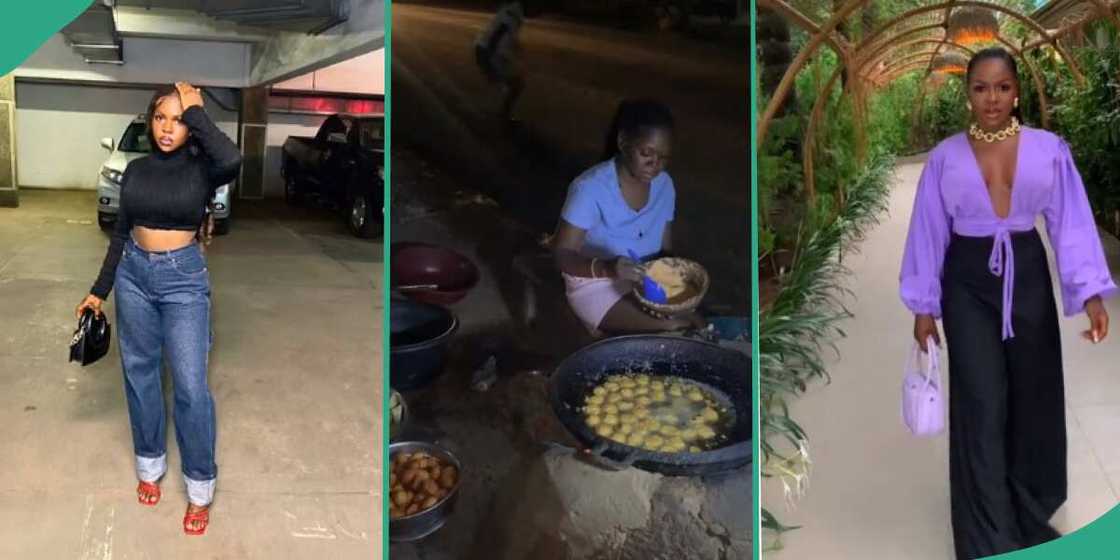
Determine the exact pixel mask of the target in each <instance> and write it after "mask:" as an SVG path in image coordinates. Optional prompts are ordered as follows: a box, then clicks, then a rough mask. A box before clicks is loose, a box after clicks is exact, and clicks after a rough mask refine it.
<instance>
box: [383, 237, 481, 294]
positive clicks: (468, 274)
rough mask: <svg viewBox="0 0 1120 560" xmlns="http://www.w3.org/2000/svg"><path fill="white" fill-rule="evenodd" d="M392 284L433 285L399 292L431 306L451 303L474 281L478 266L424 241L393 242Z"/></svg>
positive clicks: (448, 250)
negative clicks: (432, 287) (435, 288)
mask: <svg viewBox="0 0 1120 560" xmlns="http://www.w3.org/2000/svg"><path fill="white" fill-rule="evenodd" d="M389 254H390V260H391V263H392V265H391V267H392V268H391V269H390V272H389V274H390V282H391V283H392V286H393V287H394V288H396V287H397V286H413V285H422V284H435V285H437V286H439V289H438V290H407V291H402V292H401V294H402V295H404V296H405V297H408V298H410V299H413V300H415V301H419V302H423V303H430V304H433V305H449V304H452V303H455V302H457V301H459V300H461V299H463V298H464V297H466V295H467V293H468V292H470V291H471V289H472V288H474V287H475V285H476V284H478V276H479V274H478V267H477V266H475V264H474V263H473V262H471V260H470V259H468V258H467V257H464V256H463V255H461V254H459V253H457V252H455V251H452V250H451V249H448V248H446V247H440V246H438V245H430V244H428V243H411V242H409V243H394V244H393V245H392V246H391V247H390V248H389Z"/></svg>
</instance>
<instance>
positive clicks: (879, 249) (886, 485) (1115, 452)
mask: <svg viewBox="0 0 1120 560" xmlns="http://www.w3.org/2000/svg"><path fill="white" fill-rule="evenodd" d="M921 170H922V162H921V161H919V160H903V161H902V162H900V165H899V167H898V169H897V172H896V180H897V181H896V186H895V188H894V191H893V194H892V197H891V201H890V209H889V212H890V214H889V216H884V219H883V222H882V223H881V224H880V225H879V226H878V227H876V228H875V229H873V230H872V231H870V232H869V234H868V236H867V239H865V240H864V242H863V243H862V244H861V245H860V252H859V254H852V253H845V256H844V258H845V264H847V265H848V266H849V267H850V268H851V270H852V276H851V277H850V278H849V287H850V288H851V289H852V291H853V292H854V299H851V300H850V301H849V303H850V304H851V307H850V309H851V311H852V312H853V313H854V315H855V317H854V318H853V319H851V320H849V321H847V322H846V324H844V325H842V328H843V329H844V331H845V332H847V333H848V337H847V338H845V339H842V340H840V341H838V347H839V357H836V356H835V355H833V357H832V359H831V360H829V363H828V369H829V371H830V372H831V374H832V379H833V381H832V384H831V385H828V386H817V387H815V388H813V389H811V390H810V391H809V393H808V394H807V395H805V397H804V398H802V399H800V400H798V401H797V402H796V403H795V404H794V406H793V414H794V417H795V418H796V419H797V421H798V422H800V423H801V425H802V427H804V428H805V430H806V431H807V433H808V435H809V442H810V453H811V458H812V460H813V463H814V465H813V471H812V476H811V479H810V485H809V490H808V494H807V495H806V496H805V497H804V498H803V499H802V500H801V501H800V502H798V505H797V506H796V509H794V510H793V511H788V510H786V508H785V506H784V505H783V503H782V496H781V485H780V484H779V483H777V482H776V481H764V482H763V486H764V491H763V504H764V505H765V506H767V507H768V508H769V509H770V510H771V511H772V512H773V513H775V514H776V515H777V516H778V517H779V518H780V519H781V520H782V521H783V522H784V523H785V524H787V525H801V526H802V528H801V529H799V530H796V531H793V532H791V533H787V534H786V535H785V537H784V538H783V544H784V545H785V548H784V549H783V550H781V551H778V552H773V553H769V554H767V557H768V558H772V559H776V560H783V559H789V560H793V559H800V558H830V559H835V560H844V559H848V558H851V559H853V560H854V559H864V558H906V559H907V560H927V559H928V560H934V559H936V560H944V559H946V558H949V559H951V558H952V557H953V554H952V536H951V532H950V526H949V475H948V437H947V436H941V437H939V438H936V439H929V440H927V439H917V438H914V437H912V436H910V435H909V433H908V432H907V431H906V429H905V428H904V427H903V425H902V422H901V421H900V419H899V410H898V407H899V404H898V403H899V398H900V397H899V391H900V389H899V384H900V377H901V375H902V373H901V372H902V367H903V364H904V362H905V359H906V356H907V353H908V352H909V350H910V345H911V340H912V339H911V336H910V332H911V327H912V324H913V319H912V316H911V315H910V314H909V312H908V311H907V310H906V309H905V308H904V307H903V306H902V304H901V303H900V302H899V300H898V296H897V287H898V267H899V264H900V261H901V258H902V249H903V244H904V243H905V239H906V231H907V226H908V224H909V218H910V211H911V205H912V204H913V199H914V191H915V187H916V185H917V182H918V177H919V175H920V174H921ZM1105 250H1106V252H1107V253H1108V256H1109V260H1110V261H1111V262H1112V263H1113V276H1114V277H1120V242H1117V241H1116V240H1115V239H1113V238H1106V240H1105ZM1059 305H1060V304H1059ZM1108 310H1109V313H1110V314H1111V316H1112V317H1120V301H1117V300H1112V301H1110V302H1109V303H1108ZM1114 321H1115V319H1114ZM1086 324H1087V320H1086V319H1085V317H1084V315H1080V316H1077V317H1074V318H1070V319H1062V321H1061V329H1062V344H1063V352H1064V354H1065V376H1066V415H1067V425H1068V428H1067V429H1068V433H1069V500H1068V501H1067V502H1066V504H1065V505H1064V506H1063V507H1062V509H1060V510H1059V511H1058V513H1057V514H1056V516H1055V518H1054V519H1053V523H1054V525H1055V527H1057V528H1058V529H1059V530H1060V531H1062V532H1065V533H1068V532H1070V531H1073V530H1076V529H1078V528H1080V527H1083V526H1085V525H1086V524H1088V523H1089V522H1091V521H1093V520H1095V519H1096V518H1097V517H1099V516H1100V515H1102V514H1103V513H1105V512H1106V511H1108V510H1109V509H1110V508H1112V507H1113V506H1115V505H1116V504H1117V502H1118V497H1120V492H1118V491H1120V447H1117V446H1116V445H1115V435H1116V434H1117V433H1120V374H1118V372H1117V371H1116V362H1117V359H1118V358H1120V332H1113V333H1112V336H1111V337H1110V338H1109V339H1108V341H1107V342H1105V343H1104V344H1103V345H1101V346H1096V347H1093V346H1092V345H1091V344H1088V343H1086V342H1084V341H1083V340H1081V339H1080V331H1081V330H1083V329H1084V328H1085V325H1086ZM943 357H944V355H943ZM943 363H946V362H943ZM943 367H947V366H943Z"/></svg>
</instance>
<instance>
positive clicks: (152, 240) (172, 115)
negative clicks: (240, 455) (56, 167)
mask: <svg viewBox="0 0 1120 560" xmlns="http://www.w3.org/2000/svg"><path fill="white" fill-rule="evenodd" d="M147 116H148V120H147V122H148V134H149V138H150V140H151V142H152V144H153V145H154V146H156V148H158V149H156V150H153V151H152V153H151V154H150V155H148V156H146V157H143V158H140V159H138V160H135V161H133V162H131V163H130V164H129V166H128V167H127V168H126V169H125V172H124V176H123V177H122V178H121V197H120V211H119V213H118V215H117V223H116V229H115V230H114V231H113V233H112V237H111V240H110V242H109V250H108V252H107V253H106V255H105V261H104V263H103V264H102V266H101V273H100V274H99V275H98V277H97V281H96V282H95V283H94V285H93V288H92V289H91V290H90V294H89V295H88V296H86V298H85V299H84V300H82V303H81V304H79V305H78V309H77V313H78V315H79V316H80V315H81V313H82V311H83V310H85V309H86V308H90V309H93V310H94V311H95V312H96V313H98V314H100V313H101V307H102V305H103V302H104V301H105V299H106V298H107V297H108V295H109V292H110V290H112V289H113V287H114V285H115V286H116V307H117V332H118V340H119V344H120V353H121V365H122V367H123V369H124V388H125V397H126V400H127V401H128V413H129V421H130V423H131V426H132V443H133V451H134V453H135V457H136V476H137V478H138V479H139V480H140V483H139V486H138V487H137V490H136V492H137V496H138V498H139V501H140V503H141V504H144V505H147V506H154V505H156V504H157V503H158V502H159V500H160V487H159V482H160V479H161V478H162V477H163V475H164V474H165V473H166V472H167V442H166V430H165V429H164V425H165V423H166V413H165V411H164V402H163V388H162V384H161V369H162V367H161V366H162V365H163V364H164V361H165V360H166V364H167V366H168V369H169V370H170V372H171V379H172V383H173V385H174V407H173V414H174V416H175V438H176V441H177V442H178V445H179V451H180V453H181V455H182V466H183V478H184V480H185V482H186V489H187V497H188V501H189V503H188V504H187V512H186V515H185V516H184V518H183V530H184V531H185V532H186V533H187V534H191V535H201V534H202V533H204V532H205V531H206V527H207V525H208V524H209V521H210V503H211V501H212V500H213V498H214V486H215V481H216V478H217V475H218V469H217V465H216V464H215V461H214V447H215V431H216V425H215V414H214V399H213V397H212V396H211V394H210V388H209V385H208V382H207V363H208V356H209V352H210V344H211V334H210V278H209V273H208V271H207V267H206V259H205V256H204V254H203V251H202V247H201V246H200V244H199V242H198V241H199V240H200V239H201V240H207V239H208V234H209V232H208V231H207V228H206V227H205V226H204V224H205V223H206V221H207V220H206V216H207V213H206V206H207V203H208V202H209V201H210V199H211V198H213V196H214V191H215V190H216V189H217V188H218V187H219V186H221V185H223V184H226V183H228V182H229V181H231V180H233V179H234V178H235V177H236V176H237V172H238V170H239V169H240V167H241V155H240V152H239V151H238V148H237V145H236V144H235V143H234V142H233V141H232V140H230V138H229V137H228V136H226V135H225V134H224V133H222V131H220V130H219V129H218V127H217V126H215V125H214V123H213V122H212V121H211V120H210V117H208V116H207V115H206V111H204V110H203V108H202V95H201V91H200V90H198V89H196V88H195V87H193V86H191V85H190V84H188V83H186V82H179V83H176V84H175V85H174V86H166V87H163V88H161V89H160V90H158V91H157V92H156V93H155V95H154V96H152V101H151V103H150V104H149V106H148V112H147Z"/></svg>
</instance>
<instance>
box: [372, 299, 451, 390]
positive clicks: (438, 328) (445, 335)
mask: <svg viewBox="0 0 1120 560" xmlns="http://www.w3.org/2000/svg"><path fill="white" fill-rule="evenodd" d="M389 324H390V331H389V346H390V350H389V385H390V386H392V387H393V388H394V389H396V390H398V391H412V390H415V389H420V388H422V387H425V386H427V385H428V384H429V383H431V382H432V381H433V380H435V378H436V377H438V376H439V374H441V373H443V366H444V364H445V363H446V360H447V345H448V343H449V342H450V341H451V336H452V335H453V334H455V331H456V330H458V328H459V320H458V319H456V318H455V315H454V314H453V313H451V312H450V311H448V310H447V309H444V308H443V307H439V306H438V305H430V304H426V303H419V302H415V301H401V300H394V301H393V302H392V305H391V306H390V307H389Z"/></svg>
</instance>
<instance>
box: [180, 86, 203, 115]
mask: <svg viewBox="0 0 1120 560" xmlns="http://www.w3.org/2000/svg"><path fill="white" fill-rule="evenodd" d="M175 89H176V90H178V91H179V103H180V104H182V106H183V110H184V111H186V110H187V109H188V108H189V107H194V106H198V107H202V90H201V89H198V88H196V87H194V86H192V85H190V84H188V83H187V82H175Z"/></svg>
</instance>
